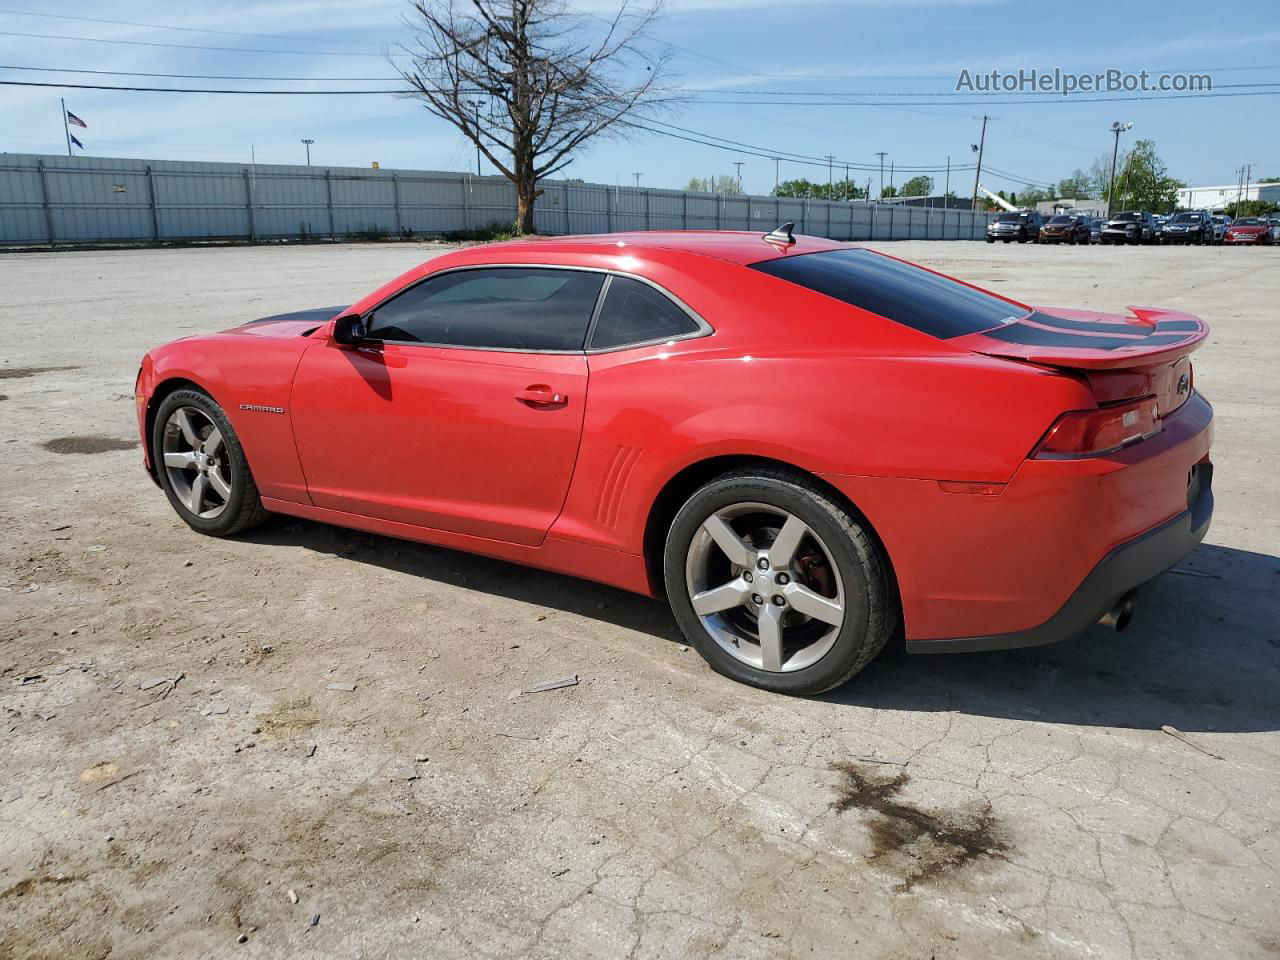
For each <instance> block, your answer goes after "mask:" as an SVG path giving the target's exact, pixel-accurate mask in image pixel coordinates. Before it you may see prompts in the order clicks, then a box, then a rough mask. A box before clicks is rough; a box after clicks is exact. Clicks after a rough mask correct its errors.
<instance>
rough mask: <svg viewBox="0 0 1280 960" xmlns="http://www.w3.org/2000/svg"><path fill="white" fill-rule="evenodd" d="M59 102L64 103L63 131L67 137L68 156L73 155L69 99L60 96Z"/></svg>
mask: <svg viewBox="0 0 1280 960" xmlns="http://www.w3.org/2000/svg"><path fill="white" fill-rule="evenodd" d="M58 102H59V103H60V104H62V132H63V133H64V134H65V135H66V138H67V156H68V157H69V156H71V128H70V127H68V126H67V101H66V98H65V97H59V98H58Z"/></svg>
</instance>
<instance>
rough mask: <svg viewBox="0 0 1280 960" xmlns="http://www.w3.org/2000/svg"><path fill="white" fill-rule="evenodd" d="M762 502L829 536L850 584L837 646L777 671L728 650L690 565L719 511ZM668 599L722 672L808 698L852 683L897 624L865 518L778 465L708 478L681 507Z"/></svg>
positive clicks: (888, 581)
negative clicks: (702, 609)
mask: <svg viewBox="0 0 1280 960" xmlns="http://www.w3.org/2000/svg"><path fill="white" fill-rule="evenodd" d="M743 503H760V504H766V505H769V506H772V507H775V508H778V509H780V510H782V511H786V512H788V513H790V514H793V515H795V516H796V517H798V518H799V519H800V520H802V521H803V522H804V523H805V524H806V525H808V527H809V528H810V529H811V530H812V531H813V532H814V534H816V535H817V536H818V537H819V538H820V539H821V541H822V545H823V546H824V547H826V548H827V552H828V554H829V555H830V557H831V559H832V560H833V562H834V563H835V565H836V568H837V572H838V574H839V577H840V581H841V582H842V583H843V584H844V585H845V588H844V605H845V614H844V621H843V624H842V625H841V626H840V628H839V632H838V634H837V635H836V639H835V641H834V643H833V645H832V646H831V648H830V649H829V650H828V651H827V652H826V653H825V654H823V655H822V656H821V658H820V659H818V660H817V661H816V662H815V663H812V664H810V665H809V666H806V667H803V668H801V669H797V670H793V671H784V672H771V671H766V670H763V669H760V668H757V667H753V666H751V665H749V664H747V663H744V662H742V661H741V660H739V659H737V658H736V657H734V656H732V655H731V654H730V653H728V652H727V651H726V650H725V649H724V648H723V647H721V646H720V644H719V643H718V642H717V641H716V640H715V639H714V638H713V637H712V636H711V635H710V634H709V633H708V632H707V629H706V628H705V627H704V626H703V623H702V620H701V619H700V618H699V616H698V615H697V613H695V612H694V609H693V604H692V602H691V600H690V597H689V587H688V581H687V579H686V562H687V559H688V557H689V550H690V547H691V545H692V543H693V538H694V536H695V535H696V534H697V533H698V531H699V529H700V528H701V527H702V525H703V523H704V522H705V521H706V519H707V518H708V517H709V516H711V514H713V513H715V512H716V511H719V510H723V509H725V508H726V507H732V506H733V505H735V504H743ZM663 574H664V580H665V585H666V591H667V597H668V600H669V602H670V604H671V610H672V612H673V613H674V614H675V618H676V622H677V623H678V624H679V625H680V629H681V631H682V632H683V633H684V635H685V637H686V638H687V639H688V641H689V643H690V644H691V645H692V646H693V647H694V648H695V649H696V650H697V651H698V652H699V653H700V654H701V655H702V657H703V659H705V660H706V661H707V663H708V664H710V665H711V667H712V669H714V670H715V671H716V672H717V673H720V674H722V675H724V676H726V677H729V678H730V679H732V680H737V681H738V682H739V683H745V684H748V685H750V686H753V687H760V688H762V689H765V690H771V691H774V692H777V693H786V694H793V695H800V696H809V695H813V694H818V693H822V692H824V691H826V690H830V689H832V688H833V687H837V686H839V685H840V684H842V683H844V682H846V681H847V680H849V679H850V678H851V677H853V676H854V675H855V674H857V673H858V672H859V671H861V670H862V669H863V668H864V667H865V666H866V665H867V664H868V663H870V662H871V660H872V659H873V658H874V657H875V656H876V654H877V653H879V652H880V650H881V649H883V647H884V645H885V643H886V642H887V641H888V639H889V637H890V636H892V635H893V633H894V631H895V629H896V627H897V624H898V601H897V596H896V594H895V591H894V587H893V578H892V575H891V574H890V571H889V563H888V560H887V558H886V557H885V556H884V553H883V551H882V549H881V548H880V545H879V543H878V542H877V540H876V539H875V537H874V536H873V535H872V534H871V532H870V531H869V529H868V528H867V526H866V521H865V520H863V519H862V518H861V517H859V516H857V515H856V514H855V513H853V512H852V511H850V510H849V509H848V508H847V507H845V506H844V505H843V504H842V503H840V502H839V501H838V500H837V499H835V498H833V496H832V495H831V493H830V492H828V491H827V490H825V489H823V488H822V487H821V486H820V485H818V484H817V483H815V482H814V481H812V480H811V479H809V478H806V477H804V476H803V475H800V474H797V473H793V472H791V471H789V470H785V469H781V468H775V467H766V466H762V467H756V468H746V469H742V470H735V471H733V472H731V473H726V474H724V475H723V476H720V477H718V478H716V479H715V480H712V481H711V482H709V483H707V484H706V485H705V486H703V487H702V488H701V489H699V490H698V491H697V492H696V493H694V494H693V496H691V497H690V498H689V499H688V500H687V501H686V502H685V504H684V506H683V507H681V508H680V511H679V512H678V513H677V514H676V517H675V519H674V520H673V521H672V524H671V529H670V531H669V532H668V534H667V541H666V547H665V550H664V554H663Z"/></svg>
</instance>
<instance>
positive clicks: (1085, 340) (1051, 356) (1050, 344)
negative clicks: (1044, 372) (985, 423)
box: [951, 307, 1209, 370]
mask: <svg viewBox="0 0 1280 960" xmlns="http://www.w3.org/2000/svg"><path fill="white" fill-rule="evenodd" d="M1126 309H1127V310H1128V311H1129V312H1130V313H1131V314H1132V316H1131V317H1120V316H1116V315H1114V314H1102V313H1089V312H1087V311H1083V310H1064V309H1060V308H1057V307H1043V308H1036V309H1034V310H1033V312H1032V313H1030V314H1029V315H1027V316H1026V317H1022V318H1019V319H1016V320H1013V321H1010V322H1006V323H1004V324H1003V325H1001V326H999V327H995V328H993V329H991V330H985V331H983V332H982V333H974V334H968V335H966V336H963V337H957V338H955V339H954V340H953V341H951V342H952V343H955V344H956V345H957V346H961V347H964V348H966V349H969V350H972V351H974V352H975V353H983V354H986V355H988V356H992V357H1004V358H1007V359H1010V360H1025V361H1028V362H1030V363H1041V364H1044V365H1046V366H1053V367H1068V368H1072V369H1086V370H1113V369H1119V368H1125V367H1147V366H1154V365H1156V364H1159V363H1165V362H1173V361H1174V360H1177V359H1178V358H1179V357H1182V356H1185V355H1186V354H1188V353H1190V352H1191V351H1192V350H1195V349H1196V348H1197V347H1199V346H1200V344H1201V343H1203V342H1204V340H1205V338H1206V337H1208V336H1209V326H1208V324H1206V323H1205V322H1204V321H1203V320H1201V319H1200V318H1199V317H1195V316H1192V315H1191V314H1189V313H1182V312H1181V311H1178V310H1163V309H1159V308H1157V307H1127V308H1126Z"/></svg>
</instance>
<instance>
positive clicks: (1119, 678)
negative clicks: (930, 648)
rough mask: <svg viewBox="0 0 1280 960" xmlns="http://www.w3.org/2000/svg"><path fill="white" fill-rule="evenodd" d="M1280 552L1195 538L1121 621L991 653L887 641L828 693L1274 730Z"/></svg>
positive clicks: (890, 704)
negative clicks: (1120, 627) (894, 645)
mask: <svg viewBox="0 0 1280 960" xmlns="http://www.w3.org/2000/svg"><path fill="white" fill-rule="evenodd" d="M1278 681H1280V558H1277V557H1274V556H1270V555H1268V554H1262V553H1250V552H1248V551H1245V550H1234V549H1231V548H1228V547H1218V546H1212V545H1201V546H1200V547H1198V548H1197V549H1196V551H1195V552H1194V553H1192V554H1191V555H1190V556H1189V557H1187V558H1186V559H1185V560H1183V561H1182V562H1181V563H1180V564H1178V565H1177V566H1176V567H1175V568H1174V570H1173V571H1170V572H1169V573H1166V574H1165V575H1164V576H1162V577H1159V578H1157V579H1156V580H1155V581H1153V582H1152V583H1150V584H1148V585H1147V586H1146V587H1145V588H1143V590H1142V591H1141V593H1140V594H1139V599H1138V608H1137V614H1136V615H1135V617H1134V619H1133V622H1132V624H1130V626H1129V627H1128V628H1127V629H1126V630H1125V631H1124V632H1122V633H1116V632H1114V631H1112V630H1108V629H1106V628H1103V627H1093V628H1092V629H1090V630H1089V631H1088V632H1086V633H1085V634H1083V635H1081V636H1080V637H1077V638H1076V639H1074V640H1069V641H1066V642H1063V643H1058V644H1054V645H1051V646H1046V647H1033V648H1029V649H1025V650H1010V651H1002V652H995V653H969V654H935V655H921V656H907V655H906V654H905V653H903V652H901V648H898V649H896V650H888V651H886V652H885V654H884V655H882V656H881V657H879V658H878V659H877V660H876V661H875V662H874V663H872V664H871V665H870V666H869V667H868V668H867V669H866V670H865V671H864V672H863V673H862V674H861V675H860V676H859V677H858V678H857V679H855V680H854V681H853V682H852V683H849V684H846V685H845V686H843V687H841V688H839V689H837V690H833V691H831V692H830V693H828V694H825V695H824V696H823V697H822V698H821V699H823V700H826V701H829V702H831V703H843V704H853V705H858V706H863V707H872V708H879V709H888V710H912V711H929V712H941V711H957V712H960V713H966V714H973V715H979V716H991V717H1009V718H1016V719H1025V720H1037V721H1042V722H1047V723H1072V724H1083V725H1087V726H1101V727H1133V728H1140V729H1159V728H1160V727H1161V726H1164V725H1166V724H1167V725H1170V726H1174V727H1177V728H1178V729H1179V730H1183V731H1220V732H1246V731H1270V730H1280V696H1278V695H1277V689H1278V687H1280V683H1278Z"/></svg>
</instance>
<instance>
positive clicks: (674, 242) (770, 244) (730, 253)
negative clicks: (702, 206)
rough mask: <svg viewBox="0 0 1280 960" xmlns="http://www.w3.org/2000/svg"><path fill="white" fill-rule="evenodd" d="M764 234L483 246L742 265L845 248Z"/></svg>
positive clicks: (693, 233) (598, 237) (619, 236)
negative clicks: (656, 254) (663, 255)
mask: <svg viewBox="0 0 1280 960" xmlns="http://www.w3.org/2000/svg"><path fill="white" fill-rule="evenodd" d="M764 236H765V235H764V232H763V231H762V232H756V231H754V230H753V231H746V230H742V231H728V230H669V231H667V230H644V231H635V232H629V233H594V234H585V235H578V236H566V237H526V238H522V239H519V240H507V241H504V242H502V243H493V244H486V245H485V247H484V249H485V252H486V253H487V254H489V253H502V254H507V253H514V252H517V251H521V252H549V253H576V254H582V253H586V254H590V253H611V254H616V253H617V252H618V249H619V248H620V247H622V248H629V252H631V253H636V252H640V251H644V250H666V251H672V250H674V251H677V252H681V253H688V254H692V255H694V256H701V257H715V258H716V259H719V260H727V261H729V262H730V263H736V264H741V265H746V264H751V263H759V262H761V261H763V260H775V259H777V258H779V257H785V256H794V255H796V254H803V253H819V252H821V251H823V250H839V249H841V248H843V247H846V246H848V244H844V243H839V242H837V241H835V240H828V239H826V238H824V237H810V236H805V235H804V234H800V233H797V234H795V241H796V242H795V243H793V244H782V243H777V242H775V241H770V240H766V239H764Z"/></svg>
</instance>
